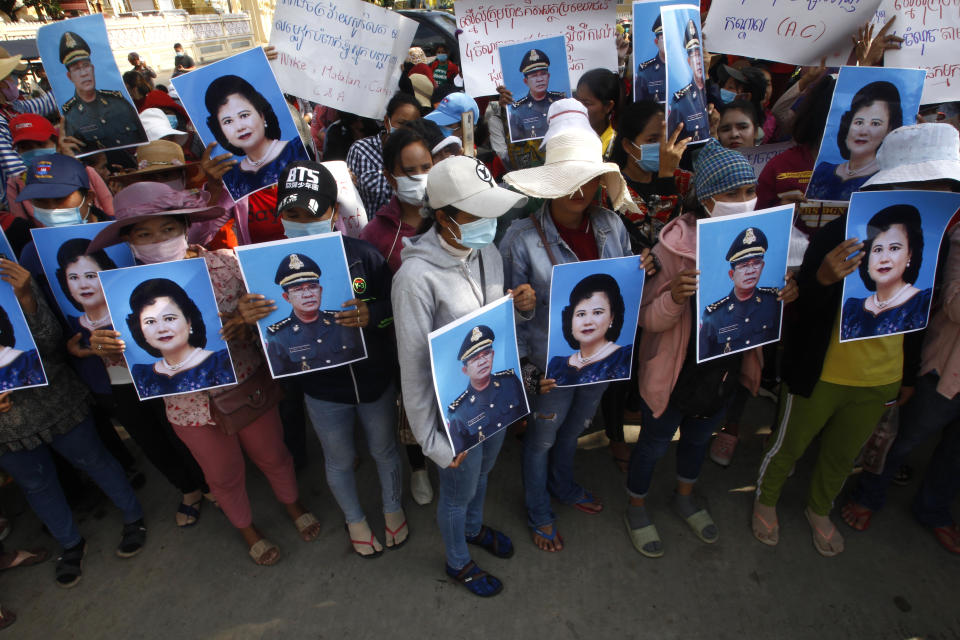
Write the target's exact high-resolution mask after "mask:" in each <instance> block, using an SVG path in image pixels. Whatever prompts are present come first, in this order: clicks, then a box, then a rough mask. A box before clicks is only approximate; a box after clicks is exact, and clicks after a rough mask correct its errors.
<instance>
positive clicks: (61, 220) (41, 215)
mask: <svg viewBox="0 0 960 640" xmlns="http://www.w3.org/2000/svg"><path fill="white" fill-rule="evenodd" d="M82 206H83V202H81V203H80V205H79V206H76V207H63V208H61V209H44V208H43V207H38V206H36V205H34V207H33V217H34V218H36V219H37V220H38V221H39V222H40V223H41V224H43V226H45V227H68V226H70V225H72V224H81V223H83V214H82V213H80V207H82Z"/></svg>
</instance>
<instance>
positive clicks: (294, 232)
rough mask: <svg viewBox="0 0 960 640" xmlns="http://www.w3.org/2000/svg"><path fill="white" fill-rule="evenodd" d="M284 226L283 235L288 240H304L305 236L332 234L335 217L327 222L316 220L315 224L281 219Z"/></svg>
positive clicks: (331, 217)
mask: <svg viewBox="0 0 960 640" xmlns="http://www.w3.org/2000/svg"><path fill="white" fill-rule="evenodd" d="M280 223H281V224H283V233H284V235H286V236H287V237H288V238H303V237H304V236H315V235H317V234H320V233H330V232H331V231H333V216H330V217H329V218H327V219H326V220H316V221H314V222H294V221H293V220H287V219H285V218H280Z"/></svg>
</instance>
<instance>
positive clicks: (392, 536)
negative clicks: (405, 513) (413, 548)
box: [383, 520, 410, 551]
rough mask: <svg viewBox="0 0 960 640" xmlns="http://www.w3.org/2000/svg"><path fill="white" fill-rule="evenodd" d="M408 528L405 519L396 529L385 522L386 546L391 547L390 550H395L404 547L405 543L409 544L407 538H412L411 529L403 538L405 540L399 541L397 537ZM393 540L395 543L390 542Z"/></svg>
mask: <svg viewBox="0 0 960 640" xmlns="http://www.w3.org/2000/svg"><path fill="white" fill-rule="evenodd" d="M406 529H407V521H406V520H404V521H403V523H402V524H401V525H400V526H399V527H397V528H396V529H391V528H390V527H389V526H387V525H386V523H384V525H383V531H384V534H385V535H384V536H383V537H384V546H385V547H386V548H387V549H390V550H391V551H392V550H394V549H399V548H400V547H402V546H403V545H405V544H407V540H409V539H410V532H409V530H408V531H407V535H406V536H405V537H404V538H403V540H401V541H400V542H397V537H398V535H399V533H400V532H401V531H404V530H406ZM391 540H392V541H393V544H390V542H391Z"/></svg>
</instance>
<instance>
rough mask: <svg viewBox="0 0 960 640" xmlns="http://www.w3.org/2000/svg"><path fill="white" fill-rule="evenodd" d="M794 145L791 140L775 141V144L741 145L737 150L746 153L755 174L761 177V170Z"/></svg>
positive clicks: (745, 155)
mask: <svg viewBox="0 0 960 640" xmlns="http://www.w3.org/2000/svg"><path fill="white" fill-rule="evenodd" d="M793 145H794V143H793V142H790V141H787V142H774V143H773V144H762V145H760V146H759V147H740V148H739V149H737V151H739V152H740V153H742V154H743V155H744V157H745V158H746V159H747V162H749V163H750V166H751V167H753V172H754V174H756V176H757V177H758V178H759V177H760V172H761V171H763V168H764V167H765V166H767V163H768V162H770V160H771V159H773V157H774V156H776V155H779V154H781V153H783V152H784V151H786V150H787V149H789V148H791V147H793Z"/></svg>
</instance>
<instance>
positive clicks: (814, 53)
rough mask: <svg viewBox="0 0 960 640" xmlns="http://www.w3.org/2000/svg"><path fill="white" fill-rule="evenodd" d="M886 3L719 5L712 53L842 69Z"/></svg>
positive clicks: (708, 32)
mask: <svg viewBox="0 0 960 640" xmlns="http://www.w3.org/2000/svg"><path fill="white" fill-rule="evenodd" d="M906 1H910V0H906ZM916 1H917V2H919V1H920V0H916ZM938 1H939V0H938ZM880 2H881V0H714V1H713V4H712V5H710V13H709V14H707V22H706V24H705V25H704V27H703V33H704V38H705V39H706V48H707V50H708V51H711V52H713V53H731V54H734V55H740V56H747V57H751V58H754V57H760V58H765V59H767V60H775V61H777V62H786V63H788V64H803V65H807V64H817V63H819V62H820V59H821V58H823V57H824V56H826V58H827V65H833V66H837V65H841V64H843V63H845V62H846V61H847V58H848V57H849V56H850V51H851V48H852V46H853V45H852V43H851V41H850V35H851V34H853V33H855V32H856V29H857V27H860V26H863V25H864V24H866V23H867V22H869V21H870V19H871V18H872V17H873V16H874V14H875V13H876V11H877V7H878V6H880Z"/></svg>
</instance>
